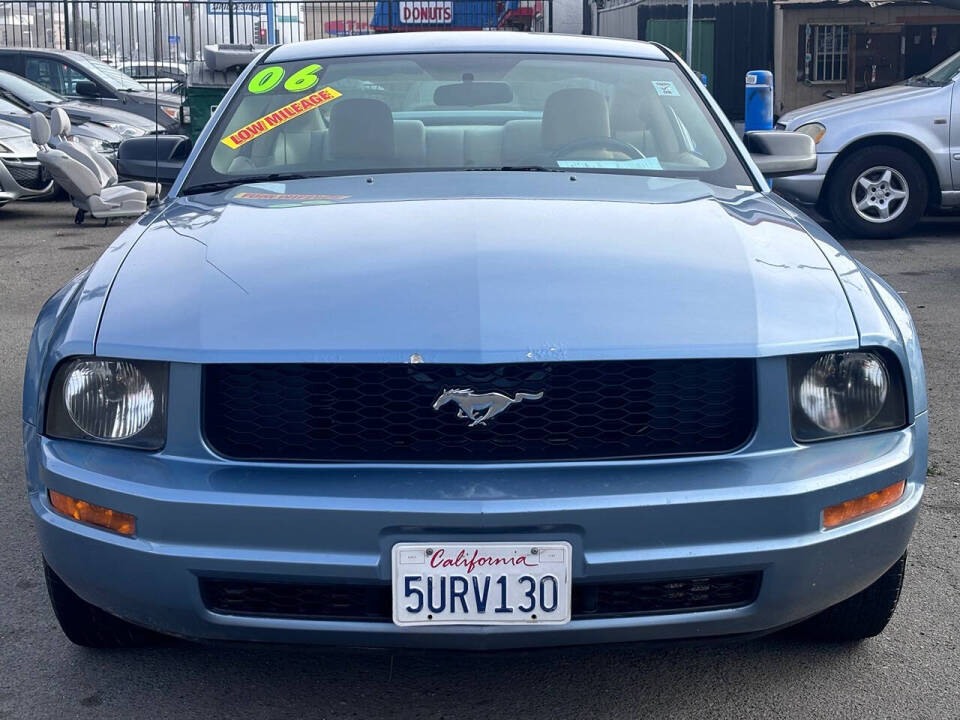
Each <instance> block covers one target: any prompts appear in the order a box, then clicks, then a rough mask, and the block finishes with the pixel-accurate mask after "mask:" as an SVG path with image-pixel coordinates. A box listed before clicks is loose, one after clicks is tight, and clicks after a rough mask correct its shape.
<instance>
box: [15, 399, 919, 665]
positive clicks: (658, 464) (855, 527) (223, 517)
mask: <svg viewBox="0 0 960 720" xmlns="http://www.w3.org/2000/svg"><path fill="white" fill-rule="evenodd" d="M172 410H174V414H173V415H171V418H172V419H174V418H175V417H176V412H175V409H174V408H172ZM761 420H763V418H762V417H761ZM769 425H770V423H767V424H766V425H764V424H761V426H760V427H761V428H764V427H767V426H769ZM767 434H768V432H767V430H762V431H758V433H757V435H756V436H755V437H754V439H753V440H752V441H751V442H750V444H749V445H748V446H747V447H745V448H744V449H742V450H741V451H739V452H736V453H732V454H728V455H723V456H713V457H697V458H685V459H664V460H648V461H636V462H607V463H603V462H601V463H582V464H578V463H556V464H552V465H550V464H535V465H534V464H529V465H512V466H508V465H503V466H480V467H478V466H459V467H446V466H432V467H431V466H408V467H383V466H380V467H376V466H364V467H359V466H352V467H351V466H333V465H329V466H317V465H310V466H290V465H280V464H248V463H234V462H227V461H224V460H222V459H218V458H216V457H214V456H212V455H211V456H210V457H209V458H208V459H206V460H198V459H197V458H196V457H192V458H190V459H186V458H184V457H183V456H180V455H178V454H177V451H178V448H180V447H182V446H183V444H184V443H186V444H189V443H191V442H196V443H200V442H202V440H200V439H199V437H193V436H195V435H197V432H196V429H195V428H194V429H192V430H188V429H182V428H181V429H177V430H174V431H173V434H172V435H171V436H170V437H169V438H168V444H167V448H166V449H165V450H164V451H163V452H161V453H158V454H152V455H148V454H143V453H139V452H136V451H127V450H120V449H116V448H104V447H100V446H95V445H88V444H84V443H75V442H67V441H57V440H50V439H47V438H43V437H42V436H40V435H39V434H38V432H37V430H36V429H35V428H34V427H33V426H31V425H26V426H25V428H24V442H25V448H26V460H27V462H26V467H27V477H28V486H29V495H30V502H31V505H32V507H33V510H34V513H35V515H36V519H37V526H38V530H39V536H40V542H41V546H42V550H43V553H44V555H45V556H46V558H47V561H48V562H49V563H50V565H51V566H52V567H53V569H54V570H55V571H56V573H57V574H58V575H60V577H61V578H63V580H64V581H65V582H66V583H67V584H68V585H69V586H70V587H71V588H72V589H73V590H74V591H75V592H76V593H77V594H78V595H80V596H81V597H82V598H84V599H85V600H87V601H88V602H91V603H93V604H94V605H97V606H98V607H102V608H104V609H106V610H108V611H110V612H112V613H114V614H116V615H118V616H120V617H123V618H126V619H128V620H131V621H133V622H135V623H138V624H141V625H144V626H147V627H150V628H154V629H157V630H160V631H163V632H167V633H171V634H175V635H180V636H185V637H191V638H201V639H212V640H252V641H269V642H311V643H324V644H346V645H368V646H414V647H449V648H471V649H487V648H504V647H529V646H545V645H567V644H574V643H597V642H623V641H641V640H650V641H654V640H664V639H674V638H701V637H713V636H719V635H730V634H749V633H762V632H766V631H769V630H772V629H775V628H777V627H781V626H783V625H786V624H789V623H792V622H795V621H798V620H801V619H803V618H805V617H808V616H810V615H812V614H814V613H816V612H818V611H820V610H823V609H825V608H826V607H829V606H830V605H833V604H835V603H837V602H839V601H841V600H843V599H845V598H846V597H849V596H851V595H853V594H855V593H856V592H858V591H859V590H861V589H863V588H865V587H866V586H867V585H869V584H870V583H872V582H873V581H874V580H875V579H876V578H878V577H879V576H880V575H881V574H882V573H883V572H884V571H885V570H886V569H887V568H889V567H890V566H891V565H892V564H893V563H894V562H895V561H896V560H897V558H899V557H900V555H901V554H902V553H903V552H904V550H905V548H906V546H907V542H908V540H909V537H910V534H911V531H912V529H913V526H914V523H915V520H916V515H917V511H918V507H919V503H920V498H921V495H922V492H923V482H924V477H925V471H926V447H927V418H926V415H925V414H923V415H920V416H918V418H917V419H916V422H915V423H914V424H913V425H911V426H910V427H908V428H906V429H904V430H902V431H897V432H889V433H880V434H876V435H867V436H862V437H854V438H848V439H844V440H841V441H832V442H823V443H819V444H815V445H811V446H807V447H792V448H788V449H771V448H770V447H768V446H767V445H768V443H767V441H768V440H769V438H767V437H766V435H767ZM191 438H192V439H191ZM901 479H907V486H906V491H905V494H904V496H903V498H902V499H901V500H900V501H899V502H898V503H897V504H896V505H894V506H892V507H891V508H888V509H887V510H884V511H882V512H880V513H878V514H875V515H873V516H868V517H865V518H863V519H860V520H858V521H856V522H853V523H851V524H849V525H847V526H844V527H841V528H838V529H836V530H831V531H828V532H825V531H822V530H820V511H821V509H822V508H823V507H825V506H828V505H832V504H835V503H837V502H840V501H843V500H847V499H850V498H853V497H857V496H860V495H863V494H865V493H868V492H870V491H873V490H876V489H879V488H882V487H885V486H887V485H890V484H893V483H895V482H897V481H899V480H901ZM47 488H53V489H55V490H59V491H61V492H64V493H67V494H70V495H73V496H76V497H80V498H82V499H85V500H88V501H90V502H94V503H98V504H101V505H105V506H108V507H113V508H116V509H118V510H122V511H124V512H129V513H133V514H134V515H136V516H137V523H138V525H137V530H138V536H137V537H136V538H125V537H121V536H118V535H114V534H111V533H108V532H106V531H102V530H99V529H96V528H93V527H89V526H85V525H82V524H79V523H77V522H75V521H73V520H70V519H67V518H64V517H62V516H60V515H57V514H55V513H54V512H53V511H52V510H51V508H50V506H49V503H48V501H47V497H46V490H47ZM424 539H430V540H436V541H444V540H446V541H457V540H488V541H510V540H523V541H528V540H530V541H533V540H540V541H548V540H566V541H568V542H570V543H571V544H572V546H573V548H574V568H573V575H574V582H575V583H576V582H578V581H581V582H586V581H590V582H600V581H623V580H637V579H657V578H664V577H681V576H698V575H706V574H722V573H732V572H750V571H761V572H762V573H763V580H762V584H761V587H760V591H759V595H758V597H757V599H756V601H755V602H753V603H752V604H750V605H747V606H745V607H740V608H734V609H723V610H707V611H700V612H687V613H677V614H662V615H644V616H635V617H619V618H606V619H581V620H574V621H572V622H570V623H569V624H567V625H563V626H542V627H511V626H496V627H449V626H448V627H430V628H399V627H396V626H394V625H392V624H390V623H379V622H355V621H316V620H304V619H290V618H268V617H241V616H230V615H223V614H217V613H213V612H211V611H209V610H208V609H207V608H206V607H205V605H204V601H203V599H202V597H201V594H200V591H199V582H198V578H201V577H208V578H239V579H254V580H284V579H297V580H299V581H309V580H331V579H336V580H339V581H341V582H351V583H357V582H369V583H387V582H389V578H390V571H391V568H390V549H391V547H392V546H393V545H394V544H395V543H397V542H401V541H422V540H424Z"/></svg>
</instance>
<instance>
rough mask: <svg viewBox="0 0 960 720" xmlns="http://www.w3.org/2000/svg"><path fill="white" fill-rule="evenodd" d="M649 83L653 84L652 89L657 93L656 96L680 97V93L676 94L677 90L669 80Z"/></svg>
mask: <svg viewBox="0 0 960 720" xmlns="http://www.w3.org/2000/svg"><path fill="white" fill-rule="evenodd" d="M650 82H652V83H653V89H654V90H656V91H657V95H660V96H661V97H662V96H666V97H680V93H678V92H677V88H676V86H675V85H674V84H673V82H672V81H671V80H651V81H650Z"/></svg>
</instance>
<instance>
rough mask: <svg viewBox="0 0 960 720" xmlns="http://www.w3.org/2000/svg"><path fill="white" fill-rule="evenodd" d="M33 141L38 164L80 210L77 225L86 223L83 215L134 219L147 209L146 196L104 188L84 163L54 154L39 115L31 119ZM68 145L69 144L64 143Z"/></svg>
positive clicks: (118, 187)
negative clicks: (36, 148) (35, 146)
mask: <svg viewBox="0 0 960 720" xmlns="http://www.w3.org/2000/svg"><path fill="white" fill-rule="evenodd" d="M30 137H31V138H32V139H33V142H34V144H35V145H37V147H38V150H37V160H39V161H40V164H41V165H43V167H44V168H46V170H47V172H48V173H50V175H51V177H53V179H54V180H56V181H57V183H58V184H59V185H60V187H62V188H63V189H64V190H66V191H67V193H68V194H69V195H70V201H71V202H72V203H73V206H74V207H76V208H78V209H77V216H76V219H75V222H76V223H77V224H78V225H79V224H80V223H82V222H83V218H84V215H86V213H90V214H91V215H92V216H93V217H95V218H98V219H103V220H105V221H108V220H109V219H110V218H113V217H135V216H137V215H141V214H143V213H144V212H145V211H146V209H147V194H146V193H145V192H143V191H142V190H137V189H135V188H131V187H124V186H123V185H114V186H112V187H106V188H105V187H103V185H102V184H101V183H100V177H99V176H98V175H95V174H94V173H93V171H92V170H90V168H88V167H87V166H86V165H84V164H83V163H80V162H78V161H76V160H74V159H73V158H72V157H70V156H69V155H67V154H66V153H65V152H63V151H62V150H52V149H50V147H49V145H48V144H47V143H49V142H50V123H49V122H47V119H46V118H45V117H44V116H43V115H42V114H40V113H38V112H35V113H33V114H32V115H31V116H30ZM65 144H69V143H65Z"/></svg>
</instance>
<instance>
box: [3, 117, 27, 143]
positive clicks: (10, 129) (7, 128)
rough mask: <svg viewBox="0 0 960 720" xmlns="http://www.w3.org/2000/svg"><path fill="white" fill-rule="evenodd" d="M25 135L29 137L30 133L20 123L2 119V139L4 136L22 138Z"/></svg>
mask: <svg viewBox="0 0 960 720" xmlns="http://www.w3.org/2000/svg"><path fill="white" fill-rule="evenodd" d="M24 136H27V137H29V136H30V133H28V132H26V131H25V130H24V129H23V128H22V127H20V126H19V125H15V124H14V123H12V122H10V121H8V120H0V140H2V139H3V138H14V137H19V138H22V137H24Z"/></svg>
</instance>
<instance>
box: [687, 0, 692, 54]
mask: <svg viewBox="0 0 960 720" xmlns="http://www.w3.org/2000/svg"><path fill="white" fill-rule="evenodd" d="M686 55H687V58H686V59H687V65H689V66H690V67H691V68H692V67H693V0H687V53H686Z"/></svg>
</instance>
